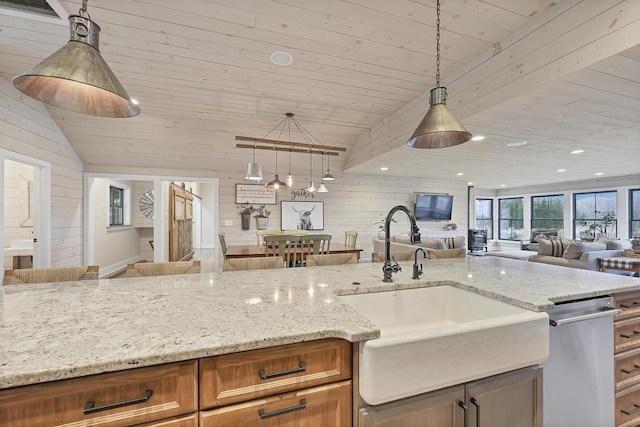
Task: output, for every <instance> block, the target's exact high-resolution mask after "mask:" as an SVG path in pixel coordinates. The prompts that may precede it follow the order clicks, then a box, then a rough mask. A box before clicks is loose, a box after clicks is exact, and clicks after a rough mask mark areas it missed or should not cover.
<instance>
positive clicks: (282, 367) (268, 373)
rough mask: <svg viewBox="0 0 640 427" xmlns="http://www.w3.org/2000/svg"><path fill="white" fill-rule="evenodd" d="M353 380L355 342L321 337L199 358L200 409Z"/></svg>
mask: <svg viewBox="0 0 640 427" xmlns="http://www.w3.org/2000/svg"><path fill="white" fill-rule="evenodd" d="M349 378H351V343H349V342H348V341H345V340H340V339H330V340H319V341H312V342H307V343H299V344H289V345H283V346H279V347H272V348H265V349H260V350H252V351H246V352H243V353H234V354H225V355H221V356H216V357H210V358H207V359H202V360H201V361H200V408H201V409H207V408H212V407H214V406H221V405H227V404H229V403H236V402H241V401H244V400H251V399H256V398H259V397H264V396H269V395H273V394H276V393H282V392H285V391H290V390H297V389H301V388H306V387H312V386H315V385H320V384H326V383H330V382H334V381H339V380H343V379H349Z"/></svg>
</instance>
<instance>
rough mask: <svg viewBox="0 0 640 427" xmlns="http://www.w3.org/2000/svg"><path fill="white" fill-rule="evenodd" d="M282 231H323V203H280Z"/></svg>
mask: <svg viewBox="0 0 640 427" xmlns="http://www.w3.org/2000/svg"><path fill="white" fill-rule="evenodd" d="M281 210H282V215H281V217H280V218H281V221H282V222H281V229H282V230H310V231H311V230H324V204H323V202H290V201H282V202H281Z"/></svg>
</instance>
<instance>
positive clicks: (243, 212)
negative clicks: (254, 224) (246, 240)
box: [238, 203, 256, 230]
mask: <svg viewBox="0 0 640 427" xmlns="http://www.w3.org/2000/svg"><path fill="white" fill-rule="evenodd" d="M238 209H239V210H240V216H241V217H242V229H243V230H248V229H249V228H251V214H252V213H254V212H255V211H256V208H254V207H253V205H250V204H249V203H242V204H241V205H240V206H238Z"/></svg>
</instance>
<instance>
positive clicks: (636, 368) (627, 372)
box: [620, 365, 640, 374]
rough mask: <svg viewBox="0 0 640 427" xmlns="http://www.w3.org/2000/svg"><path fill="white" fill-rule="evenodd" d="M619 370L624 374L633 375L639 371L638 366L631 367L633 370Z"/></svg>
mask: <svg viewBox="0 0 640 427" xmlns="http://www.w3.org/2000/svg"><path fill="white" fill-rule="evenodd" d="M620 370H621V371H622V372H624V373H625V374H635V373H636V372H638V371H640V366H638V365H633V369H620Z"/></svg>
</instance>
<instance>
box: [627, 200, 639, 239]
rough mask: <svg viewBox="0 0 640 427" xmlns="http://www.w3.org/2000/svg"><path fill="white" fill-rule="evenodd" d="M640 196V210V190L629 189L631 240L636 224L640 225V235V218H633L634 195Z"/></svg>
mask: <svg viewBox="0 0 640 427" xmlns="http://www.w3.org/2000/svg"><path fill="white" fill-rule="evenodd" d="M635 193H637V194H638V205H639V206H638V207H639V208H640V188H631V189H629V238H632V237H633V225H634V223H637V224H638V233H639V234H640V217H638V218H634V217H633V208H634V206H633V195H634V194H635Z"/></svg>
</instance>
